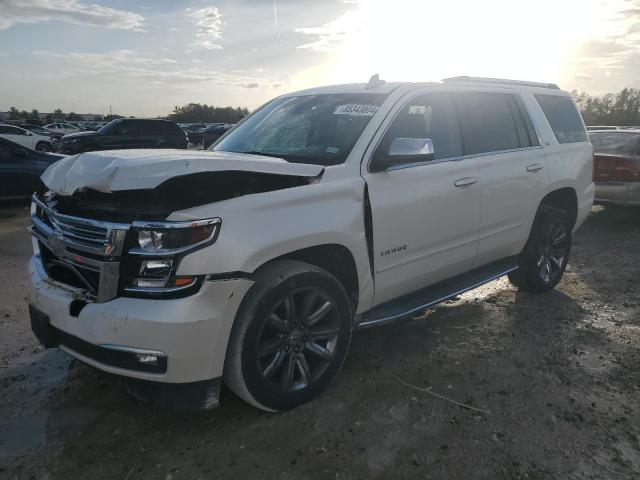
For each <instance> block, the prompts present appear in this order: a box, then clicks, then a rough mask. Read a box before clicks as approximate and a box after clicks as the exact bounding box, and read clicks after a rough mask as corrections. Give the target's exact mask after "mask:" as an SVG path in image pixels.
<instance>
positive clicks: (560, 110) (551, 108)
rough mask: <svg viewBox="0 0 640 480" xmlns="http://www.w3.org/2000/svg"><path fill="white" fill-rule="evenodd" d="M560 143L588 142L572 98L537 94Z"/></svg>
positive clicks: (537, 98)
mask: <svg viewBox="0 0 640 480" xmlns="http://www.w3.org/2000/svg"><path fill="white" fill-rule="evenodd" d="M535 97H536V100H537V101H538V103H539V104H540V108H542V111H543V112H544V114H545V116H546V117H547V120H548V121H549V125H551V129H552V130H553V134H554V135H555V136H556V140H558V143H575V142H586V141H587V132H586V131H585V129H584V126H583V125H582V119H581V118H580V113H578V109H577V108H576V106H575V104H574V103H573V100H571V98H570V97H565V96H560V95H542V94H536V95H535Z"/></svg>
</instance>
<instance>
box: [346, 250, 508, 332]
mask: <svg viewBox="0 0 640 480" xmlns="http://www.w3.org/2000/svg"><path fill="white" fill-rule="evenodd" d="M517 268H518V258H517V257H509V258H505V259H503V260H499V261H497V262H493V263H490V264H489V265H485V266H483V267H480V268H476V269H474V270H470V271H469V272H466V273H463V274H461V275H457V276H455V277H452V278H450V279H448V280H444V281H442V282H439V283H436V284H434V285H430V286H428V287H426V288H421V289H420V290H416V291H415V292H412V293H409V294H408V295H403V296H402V297H399V298H396V299H394V300H390V301H388V302H386V303H383V304H381V305H378V306H377V307H374V308H372V309H371V310H369V311H368V312H365V313H363V314H362V315H361V317H360V319H359V321H357V323H356V328H358V329H362V328H368V327H373V326H375V325H382V324H385V323H389V322H393V321H396V320H401V319H407V318H411V317H412V316H413V315H414V314H416V313H419V312H421V311H423V310H424V309H426V308H429V307H433V306H434V305H437V304H439V303H442V302H444V301H446V300H449V299H450V298H453V297H455V296H456V295H460V294H461V293H464V292H466V291H468V290H473V289H474V288H476V287H479V286H480V285H484V284H485V283H487V282H490V281H491V280H495V279H496V278H500V277H502V276H503V275H506V274H507V273H509V272H512V271H514V270H517Z"/></svg>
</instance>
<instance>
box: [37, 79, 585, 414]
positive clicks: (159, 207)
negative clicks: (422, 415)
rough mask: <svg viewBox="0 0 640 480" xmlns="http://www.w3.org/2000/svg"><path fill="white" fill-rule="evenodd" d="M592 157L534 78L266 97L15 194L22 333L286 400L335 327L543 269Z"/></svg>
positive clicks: (334, 366)
mask: <svg viewBox="0 0 640 480" xmlns="http://www.w3.org/2000/svg"><path fill="white" fill-rule="evenodd" d="M592 163H593V161H592V148H591V144H590V143H589V142H588V140H587V136H586V133H585V127H584V124H583V122H582V119H581V117H580V114H579V113H578V111H577V109H576V107H575V105H574V103H573V101H572V100H571V98H570V96H569V95H568V94H567V93H566V92H563V91H561V90H559V89H558V87H556V86H555V85H552V84H539V83H532V82H516V81H507V80H497V79H479V78H469V77H459V78H452V79H447V80H444V81H443V82H439V83H417V84H416V83H384V82H382V81H378V80H376V79H372V81H370V82H369V83H368V84H358V85H340V86H332V87H324V88H317V89H311V90H306V91H302V92H298V93H292V94H288V95H284V96H282V97H279V98H276V99H275V100H272V101H271V102H269V103H267V104H266V105H264V106H263V107H261V108H260V109H258V110H257V111H256V112H254V113H253V114H252V115H251V116H249V117H247V118H245V119H244V120H243V121H242V122H241V123H240V124H238V125H237V126H236V127H235V128H233V129H232V130H230V131H229V132H227V134H226V135H225V136H223V137H222V138H221V139H220V140H219V141H217V142H216V143H215V144H214V145H213V146H212V147H211V148H210V149H209V151H204V152H202V151H200V152H198V151H184V150H174V151H167V150H157V151H149V150H145V151H141V150H132V151H105V152H90V153H83V154H81V155H77V156H73V157H69V158H65V159H62V160H60V161H59V162H58V163H56V164H55V165H53V166H52V167H50V168H49V169H48V170H47V171H46V172H45V173H44V175H43V176H42V181H43V186H42V189H41V191H40V192H38V193H37V194H36V195H35V196H34V200H33V205H32V220H33V225H32V230H31V231H32V235H33V240H34V248H35V255H34V256H33V258H32V260H31V262H30V278H31V300H32V304H31V306H30V310H31V317H32V325H33V329H34V331H35V333H36V334H37V336H38V337H39V338H40V340H41V341H42V342H43V343H44V344H45V346H47V347H54V346H59V347H60V348H62V349H63V350H64V351H66V352H68V353H69V354H71V355H73V356H75V357H77V358H79V359H80V360H82V361H83V362H86V363H88V364H90V365H93V366H95V367H97V368H99V369H101V370H104V371H107V372H112V373H115V374H118V375H123V376H126V377H131V378H135V379H140V380H143V382H134V383H136V384H137V385H142V386H149V385H157V384H159V383H164V384H180V385H179V386H178V387H176V386H175V385H172V386H171V388H167V389H166V390H167V391H169V390H170V391H171V392H173V393H175V392H179V393H180V394H182V398H184V399H185V400H188V401H189V402H190V403H191V404H197V405H198V406H201V407H211V406H214V405H216V404H217V401H218V391H219V386H220V381H221V380H223V379H224V381H225V383H226V384H227V385H228V386H229V387H230V388H231V389H232V390H233V391H234V392H236V393H237V394H238V395H239V396H241V397H242V398H244V399H245V400H246V401H248V402H249V403H251V404H253V405H255V406H256V407H259V408H263V409H266V410H284V409H289V408H293V407H295V406H297V405H299V404H301V403H303V402H306V401H308V400H310V399H312V398H313V397H315V396H316V395H318V394H319V393H320V392H321V391H322V390H323V389H324V388H325V387H326V386H327V384H328V383H329V382H330V381H331V379H332V378H333V377H334V376H335V375H336V373H337V372H338V370H339V369H340V367H341V365H342V363H343V361H344V359H345V356H346V354H347V351H348V349H349V343H350V341H351V334H352V331H353V330H355V329H357V328H363V327H369V326H373V325H377V324H381V323H386V322H390V321H394V320H399V319H404V318H409V317H411V316H412V315H414V314H417V313H419V312H420V311H422V310H423V309H424V308H425V307H428V306H432V305H434V304H436V303H438V302H441V301H443V300H446V299H448V298H450V297H452V296H454V295H457V294H459V293H461V292H463V291H466V290H469V289H472V288H474V287H477V286H478V285H481V284H483V283H485V282H488V281H490V280H493V279H495V278H498V277H500V276H502V275H507V274H508V275H509V278H510V279H511V281H512V282H513V283H514V284H515V285H517V286H518V287H519V288H521V289H523V290H526V291H529V292H533V293H539V292H544V291H546V290H549V289H551V288H553V287H554V286H555V285H556V284H557V283H558V281H559V280H560V278H561V277H562V275H563V272H564V270H565V267H566V265H567V261H568V259H569V252H570V248H571V238H572V233H573V232H574V231H575V230H576V229H577V228H578V227H579V226H580V225H581V224H582V222H583V221H584V220H585V218H586V217H587V215H588V213H589V211H590V209H591V205H592V202H593V197H594V185H593V183H592V168H593V167H592Z"/></svg>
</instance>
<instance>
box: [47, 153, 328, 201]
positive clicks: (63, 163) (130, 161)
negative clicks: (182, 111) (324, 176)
mask: <svg viewBox="0 0 640 480" xmlns="http://www.w3.org/2000/svg"><path fill="white" fill-rule="evenodd" d="M216 171H220V172H221V171H249V172H259V173H271V174H275V175H295V176H300V177H316V176H318V175H320V174H321V173H322V172H323V171H324V168H323V167H322V166H319V165H308V164H303V163H289V162H287V161H286V160H283V159H281V158H273V157H265V156H261V155H248V154H243V153H231V152H213V151H201V150H200V151H189V150H107V151H102V152H87V153H81V154H80V155H74V156H72V157H67V158H64V159H62V160H60V161H59V162H56V163H54V164H53V165H51V166H50V167H49V168H47V169H46V170H45V172H44V173H43V174H42V177H41V179H42V182H43V183H44V184H45V185H46V186H47V187H48V188H50V189H51V190H53V191H55V192H56V193H58V194H59V195H72V194H73V193H74V192H76V191H78V190H82V189H85V188H91V189H93V190H97V191H99V192H104V193H108V192H115V191H118V190H143V189H152V188H155V187H157V186H158V185H160V184H161V183H162V182H164V181H165V180H168V179H170V178H173V177H178V176H182V175H189V174H193V173H199V172H216Z"/></svg>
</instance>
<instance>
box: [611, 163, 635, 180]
mask: <svg viewBox="0 0 640 480" xmlns="http://www.w3.org/2000/svg"><path fill="white" fill-rule="evenodd" d="M613 176H614V177H615V180H614V181H616V182H640V160H632V159H630V158H624V159H620V160H618V162H617V163H616V167H615V173H614V175H613Z"/></svg>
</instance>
